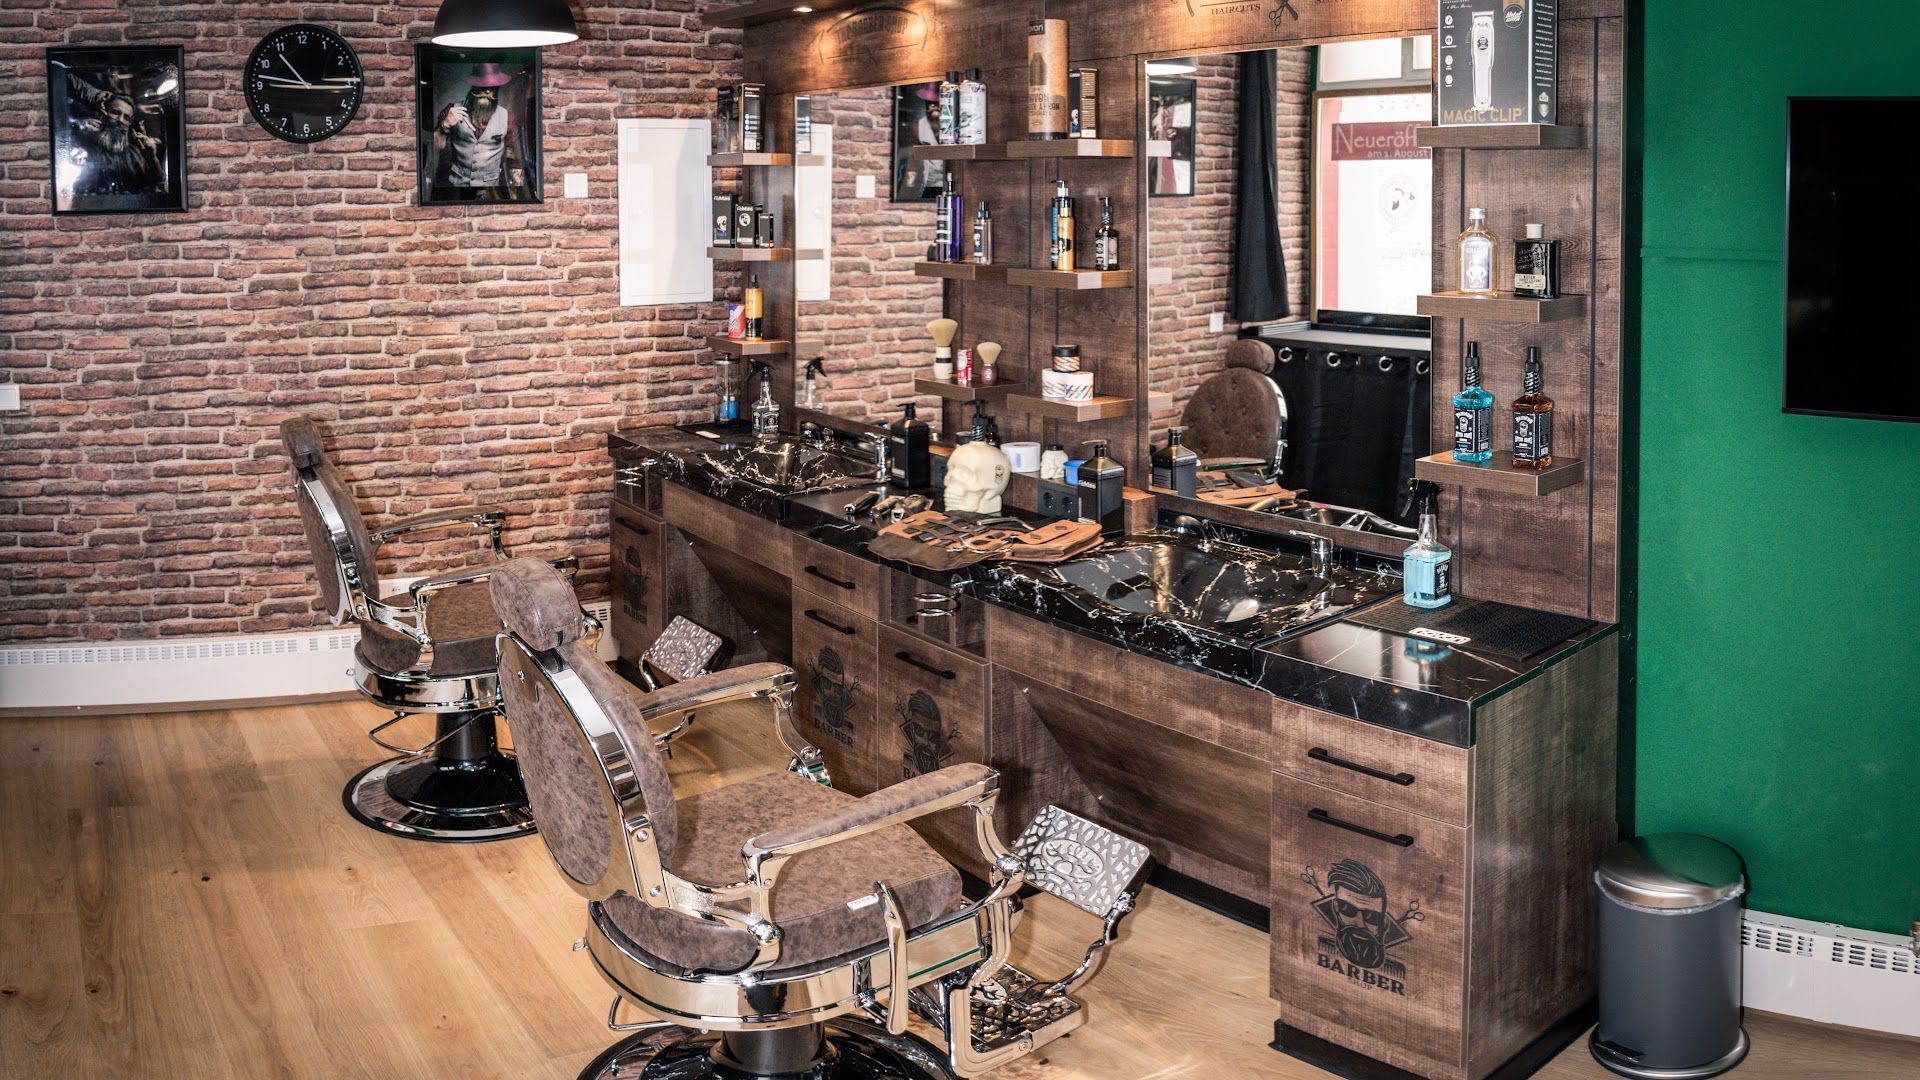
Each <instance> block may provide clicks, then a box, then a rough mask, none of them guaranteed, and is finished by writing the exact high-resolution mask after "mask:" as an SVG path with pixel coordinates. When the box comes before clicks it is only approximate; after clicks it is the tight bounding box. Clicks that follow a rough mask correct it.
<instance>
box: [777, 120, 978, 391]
mask: <svg viewBox="0 0 1920 1080" xmlns="http://www.w3.org/2000/svg"><path fill="white" fill-rule="evenodd" d="M931 85H932V84H915V85H911V86H903V87H893V86H877V87H871V88H868V89H861V90H843V91H838V92H835V93H831V94H813V95H811V101H810V105H811V109H812V118H813V152H814V154H815V155H816V156H818V157H820V158H822V159H824V164H818V165H802V166H800V167H799V168H798V169H797V170H796V173H797V175H796V177H795V199H794V203H795V246H796V247H799V248H807V249H817V250H820V251H823V252H824V254H825V257H824V258H821V259H810V260H806V261H803V262H801V263H799V264H798V265H797V266H796V268H795V274H796V281H795V285H796V287H795V294H796V299H797V302H798V309H797V311H798V317H797V322H796V333H795V337H796V340H799V341H801V342H805V343H807V344H806V347H805V348H804V349H803V350H802V355H801V356H799V357H798V358H796V361H795V363H796V367H795V370H794V395H795V401H796V402H798V403H799V405H800V408H801V409H803V410H804V409H806V408H807V407H808V406H807V405H806V401H807V389H806V386H807V373H808V371H809V369H811V371H812V373H813V388H814V389H813V393H814V404H813V406H812V408H813V409H814V410H816V411H818V412H823V413H827V414H830V415H831V416H832V417H834V418H837V419H842V420H850V421H855V422H858V423H864V424H885V423H889V422H891V421H893V420H895V419H897V418H898V417H899V416H900V412H901V406H902V405H903V404H905V403H906V402H909V401H913V402H916V403H917V404H918V405H919V413H920V417H921V419H923V420H926V421H927V422H928V423H931V424H934V425H936V427H937V426H938V424H939V421H940V409H939V407H938V406H939V399H938V398H932V397H922V396H916V395H915V393H914V390H913V379H914V376H915V375H916V374H918V373H922V372H923V371H924V369H925V367H926V363H925V362H926V358H927V357H928V355H929V348H930V346H929V343H928V337H927V323H928V322H930V321H932V320H934V319H938V318H940V317H941V301H942V290H941V282H940V281H939V280H938V279H936V278H926V277H919V276H916V275H915V274H914V272H913V267H914V263H916V262H919V261H921V260H924V259H925V258H926V257H927V243H928V241H929V240H930V239H931V235H932V234H931V231H930V229H929V228H928V224H927V223H928V222H930V221H931V220H932V218H933V201H932V200H933V196H934V193H935V192H937V191H938V190H939V188H940V185H941V183H942V182H943V180H944V179H945V166H944V164H943V163H941V162H937V161H927V162H922V161H909V160H906V157H905V153H906V151H905V148H906V147H907V146H909V145H912V144H913V143H918V142H928V143H931V142H933V141H934V138H933V131H932V128H931V127H930V126H929V119H930V117H929V112H928V108H927V106H928V104H929V102H930V101H931V100H937V97H938V95H937V93H935V92H934V91H932V90H929V89H928V87H929V86H931ZM896 147H897V148H898V154H896ZM801 419H803V420H804V419H806V417H805V415H804V413H803V414H802V416H801Z"/></svg>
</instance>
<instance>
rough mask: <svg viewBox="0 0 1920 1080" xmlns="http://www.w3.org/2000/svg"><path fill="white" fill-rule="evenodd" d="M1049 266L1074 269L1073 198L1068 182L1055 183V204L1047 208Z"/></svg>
mask: <svg viewBox="0 0 1920 1080" xmlns="http://www.w3.org/2000/svg"><path fill="white" fill-rule="evenodd" d="M1047 217H1048V228H1047V232H1048V236H1049V238H1050V240H1051V243H1049V245H1048V248H1047V265H1048V266H1050V267H1052V268H1053V269H1055V270H1071V269H1073V196H1071V195H1069V194H1067V182H1066V181H1065V180H1055V181H1054V182H1053V203H1052V204H1051V205H1050V206H1049V207H1048V208H1047Z"/></svg>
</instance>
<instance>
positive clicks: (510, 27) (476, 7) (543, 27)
mask: <svg viewBox="0 0 1920 1080" xmlns="http://www.w3.org/2000/svg"><path fill="white" fill-rule="evenodd" d="M579 37H580V31H579V29H578V28H577V27H576V26H574V23H573V11H572V10H571V9H570V8H568V7H567V0H442V3H441V4H440V14H439V15H437V16H435V17H434V20H433V43H434V44H435V45H450V46H453V47H454V48H459V49H537V48H539V47H540V46H542V45H564V44H566V43H567V42H569V41H576V40H578V39H579Z"/></svg>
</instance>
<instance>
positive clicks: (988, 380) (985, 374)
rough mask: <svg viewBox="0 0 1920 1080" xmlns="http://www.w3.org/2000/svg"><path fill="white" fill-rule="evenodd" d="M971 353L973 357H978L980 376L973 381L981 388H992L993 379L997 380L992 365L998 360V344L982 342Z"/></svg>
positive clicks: (995, 342)
mask: <svg viewBox="0 0 1920 1080" xmlns="http://www.w3.org/2000/svg"><path fill="white" fill-rule="evenodd" d="M973 351H974V354H975V355H977V356H979V357H980V374H979V375H977V376H976V377H975V379H974V381H975V382H978V383H979V384H980V385H981V386H992V385H993V381H994V379H995V378H997V376H996V375H995V374H994V370H993V365H994V362H995V361H996V360H999V359H1000V343H999V342H997V341H983V342H981V343H980V344H979V345H977V346H975V348H974V350H973Z"/></svg>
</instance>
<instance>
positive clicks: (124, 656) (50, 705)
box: [0, 601, 613, 714]
mask: <svg viewBox="0 0 1920 1080" xmlns="http://www.w3.org/2000/svg"><path fill="white" fill-rule="evenodd" d="M586 607H587V610H588V611H591V612H593V613H594V614H595V615H596V616H598V617H599V619H600V620H601V623H602V624H603V625H607V624H608V620H609V619H611V617H612V616H611V613H610V611H609V605H608V604H607V603H606V602H605V601H601V602H599V603H593V604H588V605H586ZM359 642H360V631H359V630H358V629H356V628H353V627H345V628H338V629H336V628H333V627H328V628H326V629H323V630H300V631H293V632H290V633H280V634H222V635H217V636H209V637H187V638H159V639H154V640H149V641H117V642H112V643H110V644H84V643H65V644H48V645H9V646H0V713H12V714H24V713H60V712H116V711H136V710H141V709H149V708H152V709H186V708H191V707H193V706H196V705H206V704H212V703H223V704H227V703H244V702H248V701H286V700H289V699H299V698H327V697H339V696H341V695H343V694H351V693H353V691H354V684H353V677H352V676H351V675H350V674H349V673H348V672H349V669H350V668H352V667H353V650H354V646H355V645H357V644H359ZM612 648H613V634H612V633H610V632H608V633H603V634H601V636H600V645H599V652H600V655H601V656H602V657H604V658H607V659H611V658H612Z"/></svg>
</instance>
